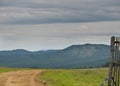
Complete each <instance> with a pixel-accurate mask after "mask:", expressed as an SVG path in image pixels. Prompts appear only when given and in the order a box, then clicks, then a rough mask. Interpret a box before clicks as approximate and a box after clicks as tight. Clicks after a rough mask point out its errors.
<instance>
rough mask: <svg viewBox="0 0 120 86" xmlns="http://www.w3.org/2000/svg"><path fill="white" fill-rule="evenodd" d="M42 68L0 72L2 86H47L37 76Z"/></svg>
mask: <svg viewBox="0 0 120 86" xmlns="http://www.w3.org/2000/svg"><path fill="white" fill-rule="evenodd" d="M39 73H42V70H21V71H16V72H8V73H2V74H0V86H46V85H45V84H46V83H43V82H42V81H38V80H37V79H36V76H37V75H38V74H39Z"/></svg>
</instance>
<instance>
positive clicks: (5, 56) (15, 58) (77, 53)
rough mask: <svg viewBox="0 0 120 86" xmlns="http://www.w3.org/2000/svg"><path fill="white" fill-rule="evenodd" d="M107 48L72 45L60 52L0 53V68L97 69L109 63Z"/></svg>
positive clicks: (20, 50) (105, 46) (104, 46)
mask: <svg viewBox="0 0 120 86" xmlns="http://www.w3.org/2000/svg"><path fill="white" fill-rule="evenodd" d="M109 55H110V54H109V46H108V45H103V44H85V45H72V46H70V47H67V48H65V49H62V50H48V51H36V52H30V51H27V50H22V49H18V50H12V51H0V66H9V67H41V68H81V67H98V66H101V65H103V64H105V63H106V62H108V61H109V57H110V56H109Z"/></svg>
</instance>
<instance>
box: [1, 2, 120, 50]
mask: <svg viewBox="0 0 120 86" xmlns="http://www.w3.org/2000/svg"><path fill="white" fill-rule="evenodd" d="M119 34H120V1H119V0H0V49H1V50H9V49H18V48H23V49H28V50H40V49H51V48H52V49H53V48H54V49H58V48H65V47H67V46H69V45H72V44H84V43H97V44H98V43H99V44H101V43H102V44H109V39H110V37H111V36H112V35H114V36H120V35H119Z"/></svg>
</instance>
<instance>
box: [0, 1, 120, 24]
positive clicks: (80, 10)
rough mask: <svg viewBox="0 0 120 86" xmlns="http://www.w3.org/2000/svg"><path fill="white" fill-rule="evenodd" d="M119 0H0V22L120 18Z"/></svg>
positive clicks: (52, 21)
mask: <svg viewBox="0 0 120 86" xmlns="http://www.w3.org/2000/svg"><path fill="white" fill-rule="evenodd" d="M119 4H120V1H119V0H114V1H113V0H1V1H0V24H41V23H65V22H67V23H69V22H93V21H113V20H120V5H119Z"/></svg>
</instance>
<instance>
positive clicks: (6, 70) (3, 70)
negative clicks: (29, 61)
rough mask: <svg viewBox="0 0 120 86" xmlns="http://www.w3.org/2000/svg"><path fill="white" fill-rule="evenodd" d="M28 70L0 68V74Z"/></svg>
mask: <svg viewBox="0 0 120 86" xmlns="http://www.w3.org/2000/svg"><path fill="white" fill-rule="evenodd" d="M28 69H29V68H8V67H0V73H3V72H11V71H18V70H28Z"/></svg>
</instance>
